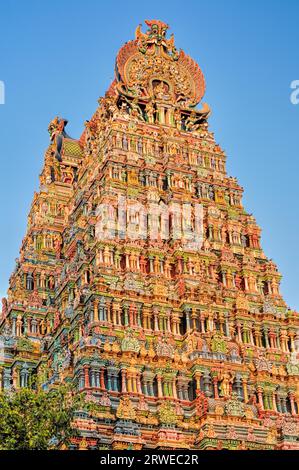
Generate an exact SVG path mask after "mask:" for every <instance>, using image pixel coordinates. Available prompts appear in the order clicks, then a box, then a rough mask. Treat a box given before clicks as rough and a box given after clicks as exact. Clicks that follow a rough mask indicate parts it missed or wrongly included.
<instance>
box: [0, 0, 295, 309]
mask: <svg viewBox="0 0 299 470" xmlns="http://www.w3.org/2000/svg"><path fill="white" fill-rule="evenodd" d="M152 18H154V19H160V20H162V21H165V22H167V23H169V25H170V27H171V30H170V31H171V32H174V33H175V38H176V45H177V47H178V48H183V49H184V50H185V51H186V52H187V53H188V54H190V55H191V56H192V57H193V58H194V59H195V60H196V61H197V62H198V63H199V65H200V67H201V68H202V70H203V72H204V74H205V78H206V83H207V91H206V95H205V98H204V101H206V102H208V103H209V105H210V106H211V108H212V110H213V114H212V116H211V118H210V126H211V129H212V130H213V131H214V132H215V136H216V140H217V141H218V142H219V143H220V145H221V146H222V147H223V148H224V149H225V150H226V152H227V156H228V164H227V169H228V172H229V173H230V174H231V175H232V176H237V178H238V180H239V182H240V184H241V185H242V186H243V187H244V188H245V196H244V205H245V207H246V209H247V210H248V211H249V212H250V213H253V214H254V215H255V217H256V219H257V222H258V224H259V225H260V226H261V227H262V229H263V236H262V244H263V248H264V250H265V252H266V255H267V256H268V257H269V258H273V260H274V261H275V262H276V263H277V264H278V267H279V269H280V272H281V273H282V274H283V282H282V292H283V294H284V296H285V299H286V301H287V303H288V304H289V305H290V306H291V307H292V308H297V309H299V293H298V277H299V268H298V266H299V253H298V239H299V237H298V233H299V219H298V203H297V201H298V191H299V183H298V173H299V164H298V156H299V139H298V124H299V105H297V106H295V105H292V104H291V101H290V94H291V89H290V84H291V82H292V81H293V80H298V79H299V51H298V44H299V28H298V18H299V2H298V0H285V1H282V0H281V1H278V0H259V1H258V0H251V1H245V0H242V1H241V0H239V1H237V0H225V1H224V0H223V1H221V0H210V1H209V2H207V1H200V0H197V1H196V0H189V1H188V2H184V1H177V0H171V1H168V0H164V1H161V0H160V1H156V0H152V1H150V2H147V3H145V2H140V1H139V2H138V1H133V0H127V1H118V0H114V1H111V2H103V1H96V0H84V1H83V0H51V1H50V0H43V1H42V2H41V1H37V0H26V1H25V0H19V1H17V0H14V1H13V0H5V2H1V9H0V80H2V81H4V83H5V98H6V101H5V104H4V105H0V159H1V171H0V193H1V194H0V197H1V199H0V200H1V204H0V216H1V230H0V295H4V294H5V292H6V289H7V284H8V278H9V275H10V273H11V271H12V270H13V268H14V260H15V258H16V257H17V256H18V251H19V246H20V243H21V240H22V238H23V235H24V233H25V229H26V222H27V214H28V211H29V208H30V203H31V200H32V197H33V192H34V191H35V190H38V174H39V172H40V170H41V167H42V163H43V153H44V151H45V149H46V147H47V145H48V141H49V140H48V139H49V138H48V133H47V127H48V123H49V121H50V120H51V119H52V118H53V117H54V116H56V115H60V116H63V117H66V118H68V119H69V124H68V133H69V134H70V135H72V136H73V137H79V136H80V134H81V132H82V130H83V123H84V121H85V120H86V119H88V118H89V117H90V116H91V115H92V114H93V112H94V110H95V109H96V106H97V99H98V98H99V96H102V95H103V94H104V93H105V90H106V89H107V87H108V86H109V83H110V81H111V79H112V78H113V73H114V72H113V70H114V59H115V55H116V53H117V51H118V49H119V48H120V46H121V45H122V44H123V43H124V42H126V41H128V40H130V39H133V37H134V30H135V27H136V26H137V25H138V24H139V23H141V22H143V20H144V19H152Z"/></svg>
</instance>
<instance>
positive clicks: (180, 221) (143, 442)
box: [0, 21, 299, 449]
mask: <svg viewBox="0 0 299 470" xmlns="http://www.w3.org/2000/svg"><path fill="white" fill-rule="evenodd" d="M146 24H147V26H148V31H147V32H146V33H145V34H144V33H142V32H141V29H140V27H138V28H137V30H136V38H135V40H133V41H129V42H127V43H126V44H125V45H124V46H123V47H122V48H121V49H120V51H119V53H118V55H117V58H116V67H115V79H114V81H113V83H112V84H111V86H110V88H109V90H108V91H107V93H106V94H105V97H103V98H101V99H100V100H99V107H98V108H97V110H96V112H95V114H94V115H93V117H92V118H91V120H90V121H86V123H85V127H86V128H85V131H84V132H83V134H82V136H81V138H80V139H79V140H75V139H71V138H70V137H69V136H68V135H67V134H66V132H65V126H66V124H67V121H66V120H65V119H61V118H56V119H54V120H53V121H52V122H51V124H50V126H49V133H50V137H51V141H50V145H49V147H48V149H47V151H46V153H45V162H44V167H43V170H42V173H41V175H40V191H39V192H38V193H36V194H35V195H34V199H33V203H32V207H31V210H30V214H29V218H28V228H27V233H26V235H25V238H24V240H23V243H22V247H21V250H20V257H19V259H18V260H17V263H16V268H15V270H14V272H13V274H12V276H11V278H10V285H9V290H8V299H3V309H2V317H1V323H0V335H1V336H0V352H1V356H0V361H1V362H0V364H1V369H0V370H1V376H0V386H1V388H2V389H4V390H10V389H12V388H13V387H14V388H15V389H18V388H20V387H30V386H33V385H32V384H36V383H37V384H38V386H39V387H42V388H44V389H49V388H50V387H52V386H55V384H58V383H61V382H64V381H66V382H73V383H74V384H75V386H76V387H77V390H78V393H86V394H87V399H88V400H90V401H92V402H94V403H95V404H97V405H98V406H97V411H94V412H93V413H92V415H90V414H89V413H88V412H86V411H80V412H78V414H77V415H76V418H75V425H76V427H77V428H78V429H79V430H80V437H74V439H73V441H72V446H71V447H72V448H80V449H86V448H87V449H92V448H100V449H128V448H133V449H142V448H147V449H150V448H151V449H162V448H168V449H177V448H178V449H184V448H191V449H289V448H297V449H299V442H298V418H299V416H298V406H299V389H298V381H299V361H298V357H299V356H298V350H299V317H298V313H296V312H294V311H291V310H290V309H288V308H287V306H286V304H285V302H284V300H283V299H282V297H281V294H280V292H279V284H280V279H281V276H280V274H279V272H278V270H277V267H276V266H275V264H274V263H273V262H272V261H271V260H269V259H267V257H266V256H265V254H264V253H263V251H262V248H261V246H260V232H261V231H260V228H259V227H258V226H257V224H256V222H255V219H254V218H253V216H252V215H250V214H248V213H247V212H246V211H245V209H244V207H243V205H242V193H243V189H242V187H241V186H240V185H239V184H238V182H237V180H236V178H232V177H229V176H227V174H226V170H225V162H226V157H225V153H224V151H223V150H222V149H221V147H220V146H219V145H218V144H217V143H216V142H215V139H214V135H213V133H212V132H211V131H210V130H209V128H208V121H207V120H208V116H209V113H210V109H209V106H208V105H207V104H205V103H203V104H200V105H199V108H196V106H197V105H198V104H199V103H200V102H201V100H202V98H203V95H204V91H205V82H204V77H203V74H202V72H201V70H200V68H199V67H198V65H197V64H196V63H195V62H194V61H193V59H191V58H190V57H189V56H188V55H187V54H185V53H184V52H183V51H178V50H177V49H176V47H175V45H174V39H173V37H171V38H170V39H167V36H166V34H167V29H168V26H167V25H166V24H164V23H162V22H160V21H146ZM33 377H35V379H36V377H37V381H36V380H33ZM34 386H36V385H34Z"/></svg>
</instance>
